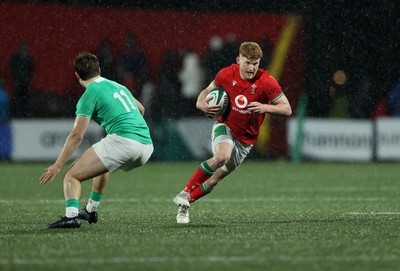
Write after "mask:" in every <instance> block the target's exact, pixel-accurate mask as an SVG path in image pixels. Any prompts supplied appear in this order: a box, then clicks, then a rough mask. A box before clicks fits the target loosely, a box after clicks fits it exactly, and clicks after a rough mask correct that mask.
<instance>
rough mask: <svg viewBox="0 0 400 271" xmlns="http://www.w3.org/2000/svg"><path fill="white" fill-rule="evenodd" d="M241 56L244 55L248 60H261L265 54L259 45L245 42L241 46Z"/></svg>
mask: <svg viewBox="0 0 400 271" xmlns="http://www.w3.org/2000/svg"><path fill="white" fill-rule="evenodd" d="M239 55H242V56H244V57H245V58H248V59H259V58H262V57H263V52H262V49H261V47H260V45H258V44H257V43H255V42H252V41H245V42H242V44H240V47H239Z"/></svg>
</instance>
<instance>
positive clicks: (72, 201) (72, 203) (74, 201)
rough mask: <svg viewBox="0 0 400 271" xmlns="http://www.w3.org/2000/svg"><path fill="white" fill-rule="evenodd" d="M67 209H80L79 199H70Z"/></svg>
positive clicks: (67, 202) (66, 205)
mask: <svg viewBox="0 0 400 271" xmlns="http://www.w3.org/2000/svg"><path fill="white" fill-rule="evenodd" d="M65 207H75V208H79V201H78V200H77V199H69V200H67V201H66V202H65Z"/></svg>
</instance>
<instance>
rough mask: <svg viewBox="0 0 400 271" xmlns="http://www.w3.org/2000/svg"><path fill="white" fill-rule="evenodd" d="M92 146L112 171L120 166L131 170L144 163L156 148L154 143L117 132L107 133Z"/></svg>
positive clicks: (125, 169)
mask: <svg viewBox="0 0 400 271" xmlns="http://www.w3.org/2000/svg"><path fill="white" fill-rule="evenodd" d="M92 147H93V149H94V151H95V152H96V154H97V155H98V156H99V158H100V160H101V161H102V162H103V164H104V165H105V166H106V168H107V169H108V171H109V172H110V173H113V172H114V171H116V170H117V169H119V168H121V169H122V170H124V171H129V170H132V169H134V168H137V167H140V166H142V165H144V164H145V163H146V162H147V161H148V160H149V159H150V156H151V155H152V153H153V150H154V147H153V145H152V144H143V143H140V142H138V141H136V140H133V139H129V138H126V137H121V136H117V135H116V134H111V135H107V136H106V137H105V138H103V139H102V140H100V141H99V142H97V143H95V144H93V146H92Z"/></svg>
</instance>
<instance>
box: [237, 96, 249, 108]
mask: <svg viewBox="0 0 400 271" xmlns="http://www.w3.org/2000/svg"><path fill="white" fill-rule="evenodd" d="M235 104H236V106H237V107H239V108H245V107H246V106H247V104H248V101H247V98H246V96H244V95H238V96H236V98H235Z"/></svg>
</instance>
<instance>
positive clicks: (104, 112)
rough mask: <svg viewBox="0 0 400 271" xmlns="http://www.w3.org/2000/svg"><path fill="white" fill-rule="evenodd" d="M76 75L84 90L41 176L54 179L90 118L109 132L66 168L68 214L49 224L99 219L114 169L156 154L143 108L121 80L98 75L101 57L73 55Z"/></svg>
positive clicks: (70, 225) (76, 225)
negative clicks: (82, 203) (88, 187)
mask: <svg viewBox="0 0 400 271" xmlns="http://www.w3.org/2000/svg"><path fill="white" fill-rule="evenodd" d="M74 69H75V75H76V78H77V79H78V81H79V83H80V84H81V86H82V87H83V88H85V92H84V93H83V95H82V96H81V97H80V99H79V101H78V103H77V105H76V117H75V123H74V126H73V128H72V130H71V132H70V133H69V135H68V137H67V139H66V141H65V144H64V147H63V149H62V150H61V152H60V154H59V156H58V158H57V160H56V161H55V163H54V164H53V165H51V166H49V167H48V168H47V169H46V170H45V172H44V173H43V175H42V176H41V177H40V178H39V181H40V184H46V183H48V182H52V181H53V180H54V178H55V177H56V175H57V174H58V173H59V172H60V170H61V168H62V167H63V166H64V165H65V163H67V162H68V160H69V159H70V157H71V156H72V155H73V154H74V152H75V151H76V150H77V149H78V147H79V145H80V144H81V142H82V139H83V137H84V135H85V132H86V130H87V128H88V125H89V122H90V120H91V119H92V120H93V121H95V122H96V123H98V124H99V125H101V126H102V127H103V128H104V130H105V132H106V136H105V137H104V138H103V139H101V140H100V141H99V142H97V143H95V144H94V145H93V146H91V147H90V148H88V149H87V150H86V151H85V152H84V153H83V154H82V155H81V156H80V157H78V158H77V159H76V160H75V161H74V162H73V163H72V164H71V165H70V167H69V168H68V169H67V170H66V171H65V173H64V176H63V178H62V180H63V188H64V196H65V200H66V203H65V216H64V217H62V218H61V219H60V220H58V221H55V222H54V223H51V224H50V225H48V228H79V227H80V225H81V220H87V221H88V222H89V223H97V220H98V216H97V208H98V206H99V203H100V200H101V198H102V195H103V193H104V191H105V188H106V186H107V184H108V181H109V177H110V173H113V172H114V171H116V170H117V169H119V168H121V169H122V170H124V171H129V170H132V169H134V168H136V167H140V166H142V165H144V164H145V163H146V162H147V161H148V160H149V158H150V156H151V154H152V153H153V150H154V148H153V143H152V139H151V137H150V131H149V128H148V126H147V124H146V122H145V120H144V118H143V114H144V107H143V105H142V104H141V103H140V102H139V101H137V100H136V99H135V98H134V97H133V96H132V94H131V92H130V91H129V90H128V89H127V88H126V87H124V86H123V85H120V84H118V83H117V82H114V81H111V80H108V79H106V78H104V77H101V75H100V68H99V60H98V59H97V57H96V56H95V55H93V54H90V53H87V52H82V53H80V54H79V55H78V56H77V57H76V58H75V60H74ZM89 179H92V191H91V193H90V199H89V201H88V204H87V205H86V207H85V208H83V209H81V210H79V198H80V196H81V190H82V188H81V182H83V181H86V180H89Z"/></svg>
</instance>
